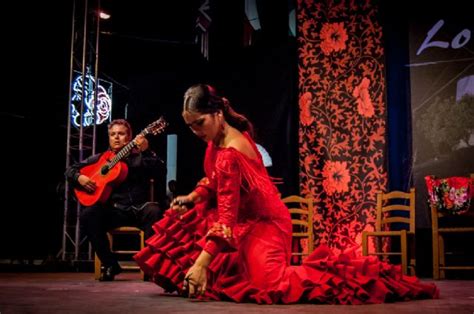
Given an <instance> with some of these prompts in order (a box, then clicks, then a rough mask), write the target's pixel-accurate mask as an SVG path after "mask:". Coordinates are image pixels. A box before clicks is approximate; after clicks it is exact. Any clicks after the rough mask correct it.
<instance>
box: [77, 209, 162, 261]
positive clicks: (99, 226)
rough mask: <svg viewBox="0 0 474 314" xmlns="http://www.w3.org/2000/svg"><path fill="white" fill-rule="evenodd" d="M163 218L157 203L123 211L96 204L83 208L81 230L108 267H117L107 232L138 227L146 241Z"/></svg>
mask: <svg viewBox="0 0 474 314" xmlns="http://www.w3.org/2000/svg"><path fill="white" fill-rule="evenodd" d="M162 217H163V212H162V211H161V209H160V207H159V206H158V204H157V203H147V204H145V206H143V208H141V209H134V208H130V209H128V210H122V209H118V208H115V207H113V206H112V205H111V204H96V205H93V206H91V207H84V208H82V212H81V217H80V224H81V230H82V232H84V233H85V234H86V235H87V238H88V239H89V241H90V242H91V245H92V248H93V249H94V251H95V252H96V253H97V256H98V257H99V259H100V261H101V262H102V264H103V265H104V266H106V267H108V266H112V265H116V264H117V259H116V258H115V256H114V255H113V254H112V252H111V251H110V243H109V239H108V238H107V231H109V230H112V229H114V228H117V227H121V226H133V227H138V228H140V229H141V230H143V232H144V233H145V239H147V238H149V237H150V236H151V235H152V234H153V229H152V226H153V224H154V223H155V222H156V221H158V220H159V219H161V218H162Z"/></svg>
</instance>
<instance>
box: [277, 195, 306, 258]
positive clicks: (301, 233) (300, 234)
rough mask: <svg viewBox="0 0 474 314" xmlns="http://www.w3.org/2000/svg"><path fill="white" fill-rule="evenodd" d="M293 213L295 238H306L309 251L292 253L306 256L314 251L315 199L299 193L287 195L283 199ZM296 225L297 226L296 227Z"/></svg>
mask: <svg viewBox="0 0 474 314" xmlns="http://www.w3.org/2000/svg"><path fill="white" fill-rule="evenodd" d="M282 201H283V203H285V205H286V207H288V211H289V212H290V214H291V223H292V224H293V227H294V228H293V233H292V236H293V238H306V239H307V241H308V246H307V247H308V250H307V252H294V253H292V255H298V256H306V255H309V254H311V252H313V247H314V236H313V199H312V198H304V197H301V196H298V195H291V196H287V197H285V198H283V199H282ZM295 227H296V228H295Z"/></svg>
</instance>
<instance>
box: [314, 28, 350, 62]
mask: <svg viewBox="0 0 474 314" xmlns="http://www.w3.org/2000/svg"><path fill="white" fill-rule="evenodd" d="M320 37H321V40H322V42H321V50H322V51H323V53H324V54H325V55H329V54H330V53H331V52H333V51H341V50H344V49H346V41H347V39H348V36H347V32H346V29H345V28H344V23H342V22H341V23H324V24H323V27H322V29H321V33H320Z"/></svg>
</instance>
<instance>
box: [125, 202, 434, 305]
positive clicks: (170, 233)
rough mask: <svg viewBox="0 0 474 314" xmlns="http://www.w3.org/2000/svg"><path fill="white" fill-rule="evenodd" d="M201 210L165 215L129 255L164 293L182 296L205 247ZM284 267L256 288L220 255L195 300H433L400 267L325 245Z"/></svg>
mask: <svg viewBox="0 0 474 314" xmlns="http://www.w3.org/2000/svg"><path fill="white" fill-rule="evenodd" d="M204 208H205V207H204V206H199V205H197V206H196V207H195V208H193V209H192V210H189V211H188V212H187V213H186V214H184V215H183V216H181V217H179V216H177V215H175V214H172V211H167V212H166V214H165V217H164V218H163V219H162V220H160V221H159V222H157V223H156V224H155V225H154V230H155V232H156V234H155V235H153V236H152V237H150V238H149V239H148V240H147V241H146V244H147V246H146V247H145V248H144V249H143V250H142V251H141V252H140V253H138V254H136V255H135V256H134V258H135V260H136V261H137V262H138V264H139V265H140V266H141V268H142V269H143V270H144V272H145V273H146V274H148V275H149V276H150V277H151V279H152V280H153V281H154V282H155V283H156V284H158V285H159V286H161V287H162V288H164V289H165V291H167V292H175V291H176V292H178V293H180V294H181V293H182V288H183V282H184V276H185V275H186V272H187V271H188V269H189V268H190V267H191V266H192V265H193V264H194V261H195V260H196V258H197V257H198V255H199V254H200V252H201V250H202V248H203V247H204V245H205V236H206V233H207V231H208V230H209V228H210V227H211V226H212V224H213V223H214V222H215V218H216V217H215V216H214V214H215V212H213V211H212V210H206V211H205V210H204ZM255 228H259V226H257V225H255ZM257 233H258V232H257ZM262 233H263V232H262ZM286 263H287V262H286V261H285V260H282V261H281V263H277V264H278V265H281V267H279V270H278V271H275V272H272V273H275V278H272V282H269V283H268V284H266V285H265V287H262V286H261V285H256V284H255V283H252V282H251V281H250V280H249V279H248V278H249V276H248V275H247V274H246V270H245V269H244V268H245V266H243V265H244V264H245V263H244V262H243V261H242V256H240V255H239V252H238V251H236V252H229V253H224V252H221V253H219V254H217V255H216V256H215V257H214V259H213V261H212V262H211V264H210V265H209V268H208V283H207V289H206V293H205V295H204V296H203V297H200V298H203V299H208V300H232V301H235V302H254V303H259V304H276V303H282V304H292V303H320V304H371V303H383V302H393V301H401V300H411V299H421V298H437V297H438V295H439V290H438V288H437V287H436V286H435V285H433V284H424V283H421V282H420V281H419V280H418V278H416V277H411V276H404V275H402V272H401V269H400V266H395V265H391V264H388V263H384V262H380V261H379V260H378V259H377V257H363V256H358V255H357V254H356V252H355V250H352V251H348V252H345V253H342V254H334V253H333V252H332V251H331V250H330V248H328V247H327V246H320V247H318V248H317V249H316V250H315V251H314V252H313V253H312V254H311V255H310V256H309V257H308V258H306V260H305V261H304V263H303V264H302V265H301V266H288V265H287V264H286Z"/></svg>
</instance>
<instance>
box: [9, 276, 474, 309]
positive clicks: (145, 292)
mask: <svg viewBox="0 0 474 314" xmlns="http://www.w3.org/2000/svg"><path fill="white" fill-rule="evenodd" d="M425 281H431V280H425ZM436 284H437V285H438V286H439V288H440V290H441V298H440V299H438V300H420V301H409V302H398V303H390V304H377V305H352V306H348V305H314V304H297V305H257V304H248V303H245V304H237V303H231V302H201V301H196V300H192V299H186V298H182V297H178V296H174V295H166V294H163V290H162V289H161V288H159V287H158V286H156V285H155V284H153V283H151V282H144V281H141V280H139V278H138V273H123V274H120V275H119V276H117V278H116V280H115V281H113V282H99V281H96V280H94V279H93V274H92V273H0V313H1V314H7V313H217V312H220V313H246V314H249V313H260V312H272V313H318V314H320V313H331V314H338V313H349V312H350V313H352V314H354V313H383V314H388V313H390V314H391V313H417V314H420V313H423V314H424V313H468V314H473V313H474V281H460V280H444V281H437V282H436Z"/></svg>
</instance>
